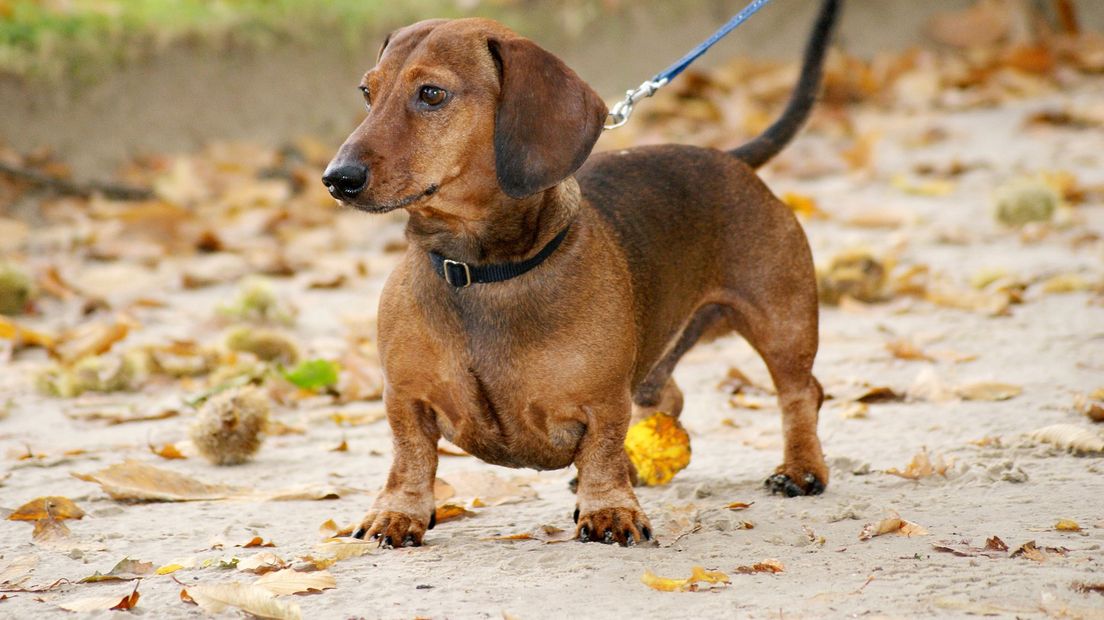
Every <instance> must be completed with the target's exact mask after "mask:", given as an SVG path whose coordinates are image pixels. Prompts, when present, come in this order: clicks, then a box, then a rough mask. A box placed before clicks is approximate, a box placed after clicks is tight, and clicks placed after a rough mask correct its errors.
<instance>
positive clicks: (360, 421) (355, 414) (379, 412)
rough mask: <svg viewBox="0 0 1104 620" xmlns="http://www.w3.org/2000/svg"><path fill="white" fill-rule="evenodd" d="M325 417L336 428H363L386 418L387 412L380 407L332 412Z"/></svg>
mask: <svg viewBox="0 0 1104 620" xmlns="http://www.w3.org/2000/svg"><path fill="white" fill-rule="evenodd" d="M325 415H326V417H327V418H329V419H331V420H333V422H334V424H337V425H338V426H364V425H366V424H375V423H376V422H379V421H380V420H382V419H384V418H386V417H387V411H386V410H385V409H383V408H382V407H381V408H379V409H371V410H367V411H334V412H329V413H326V414H325Z"/></svg>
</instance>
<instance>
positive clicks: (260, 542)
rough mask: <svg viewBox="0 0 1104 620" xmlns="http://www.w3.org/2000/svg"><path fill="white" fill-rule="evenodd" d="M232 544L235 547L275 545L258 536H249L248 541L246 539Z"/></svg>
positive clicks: (246, 547) (250, 547)
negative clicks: (238, 543) (237, 543)
mask: <svg viewBox="0 0 1104 620" xmlns="http://www.w3.org/2000/svg"><path fill="white" fill-rule="evenodd" d="M234 546H235V547H241V548H243V549H253V548H255V547H275V546H276V545H275V543H273V542H272V541H268V540H265V539H263V538H261V537H260V536H254V537H253V538H250V539H249V540H248V541H246V542H244V543H242V544H240V545H234Z"/></svg>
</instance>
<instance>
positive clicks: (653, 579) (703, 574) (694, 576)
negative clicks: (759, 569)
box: [640, 566, 731, 592]
mask: <svg viewBox="0 0 1104 620" xmlns="http://www.w3.org/2000/svg"><path fill="white" fill-rule="evenodd" d="M690 571H691V572H690V576H689V577H687V578H686V579H669V578H667V577H657V576H656V575H655V574H654V573H652V571H650V570H646V571H644V574H643V575H641V577H640V581H642V582H643V583H644V585H646V586H648V587H649V588H652V589H653V590H659V591H661V592H688V591H689V592H696V591H698V584H699V583H710V584H714V583H719V584H725V585H728V584H729V583H731V582H730V581H729V580H728V575H726V574H724V573H722V572H720V571H707V570H705V569H704V568H702V567H700V566H694V567H693V568H691V569H690Z"/></svg>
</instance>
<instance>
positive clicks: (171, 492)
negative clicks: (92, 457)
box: [73, 460, 244, 502]
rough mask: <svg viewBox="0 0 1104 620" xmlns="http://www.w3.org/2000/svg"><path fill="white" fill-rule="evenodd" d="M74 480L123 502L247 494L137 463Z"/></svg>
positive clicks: (187, 500) (180, 500)
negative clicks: (90, 483)
mask: <svg viewBox="0 0 1104 620" xmlns="http://www.w3.org/2000/svg"><path fill="white" fill-rule="evenodd" d="M73 476H74V477H75V478H78V479H80V480H85V481H87V482H94V483H96V484H98V485H100V487H101V488H103V490H104V492H105V493H107V494H108V495H110V496H111V498H112V499H116V500H122V501H144V502H190V501H199V500H215V499H226V498H228V497H233V496H236V495H242V494H243V493H244V491H243V489H240V488H235V487H230V486H226V485H221V484H207V483H204V482H200V481H199V480H196V479H195V478H191V477H189V476H185V475H183V474H178V473H176V472H172V471H167V470H164V469H159V468H157V467H154V466H152V465H147V464H145V463H142V462H140V461H134V460H127V461H124V462H122V463H119V464H116V465H112V466H110V467H107V468H105V469H101V470H99V471H96V472H93V473H90V474H81V473H76V472H74V473H73Z"/></svg>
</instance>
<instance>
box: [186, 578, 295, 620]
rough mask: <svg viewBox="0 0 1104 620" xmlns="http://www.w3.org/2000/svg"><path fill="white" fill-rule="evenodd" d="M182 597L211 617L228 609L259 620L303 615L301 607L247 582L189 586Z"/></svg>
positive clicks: (287, 619)
mask: <svg viewBox="0 0 1104 620" xmlns="http://www.w3.org/2000/svg"><path fill="white" fill-rule="evenodd" d="M180 598H181V600H183V601H186V602H192V603H195V604H196V605H198V606H199V607H200V609H202V610H203V611H205V612H207V613H209V614H219V613H222V612H223V611H225V610H226V609H227V608H228V607H236V608H238V609H240V610H242V611H244V612H246V613H248V614H252V615H254V616H257V617H259V618H270V619H273V620H300V618H302V615H303V614H302V612H301V611H300V609H299V605H297V604H295V603H292V602H284V601H281V600H279V599H277V598H276V595H275V594H273V593H272V592H269V591H268V590H266V589H264V588H261V587H259V586H256V585H249V584H244V583H217V584H200V585H195V586H189V587H187V588H185V589H183V590H181V591H180Z"/></svg>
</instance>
